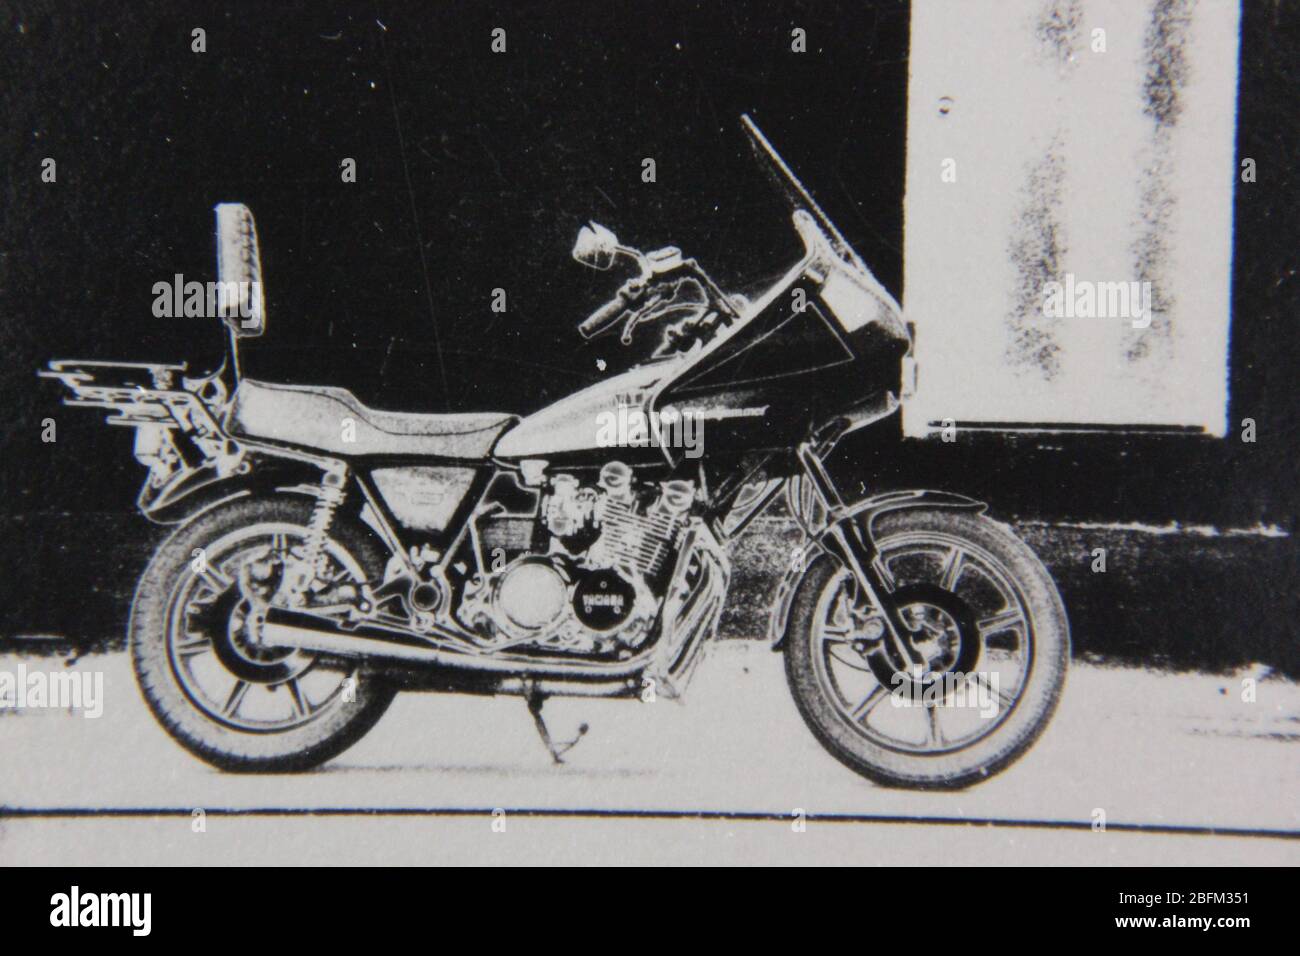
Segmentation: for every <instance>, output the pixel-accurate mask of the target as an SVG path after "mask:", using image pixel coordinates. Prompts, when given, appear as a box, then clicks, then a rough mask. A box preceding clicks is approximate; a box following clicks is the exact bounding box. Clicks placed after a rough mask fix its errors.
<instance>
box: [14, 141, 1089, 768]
mask: <svg viewBox="0 0 1300 956" xmlns="http://www.w3.org/2000/svg"><path fill="white" fill-rule="evenodd" d="M742 123H743V125H744V127H745V131H746V133H747V134H748V136H749V139H750V142H751V144H752V145H753V147H754V149H755V152H756V154H757V155H758V157H759V158H760V159H761V160H762V161H763V162H764V163H765V164H766V165H767V167H768V169H769V171H770V172H771V173H772V174H773V175H774V177H775V178H776V179H777V181H778V182H779V183H780V184H781V185H782V187H783V188H784V190H785V192H786V193H787V196H788V197H789V198H790V199H791V200H792V206H793V207H794V208H793V210H792V221H793V225H794V228H795V230H796V231H797V232H798V235H799V237H800V239H801V240H802V242H803V246H804V254H803V256H802V257H801V258H800V259H799V261H798V262H797V263H796V264H795V265H794V266H793V267H792V268H790V269H789V270H788V271H787V272H786V273H785V274H784V275H783V276H782V277H781V278H780V279H778V280H777V281H776V282H775V283H774V284H773V285H772V286H771V287H770V288H769V289H767V291H766V292H764V293H763V294H762V295H760V296H758V297H757V298H756V299H754V300H753V301H749V300H748V299H746V298H745V297H743V296H740V295H734V294H728V293H726V292H724V291H723V290H722V289H720V288H719V287H718V286H717V285H716V284H715V283H714V281H713V280H712V279H711V278H710V277H709V275H708V274H707V272H706V271H705V270H704V268H703V267H702V266H701V265H700V264H699V263H698V262H696V261H695V260H694V259H691V258H688V257H686V256H684V255H683V254H682V252H681V250H679V249H677V248H674V247H667V248H663V249H658V250H654V251H650V252H642V251H640V250H638V249H636V248H633V247H631V246H626V245H623V244H622V243H620V242H619V240H618V238H617V237H616V236H615V235H614V233H613V232H611V231H610V230H608V229H606V228H604V227H603V226H600V225H598V224H595V223H591V224H589V225H587V226H584V227H583V228H582V229H581V231H580V232H579V235H578V238H577V242H576V244H575V246H574V248H573V258H574V259H575V260H577V262H579V263H581V264H582V265H584V266H587V267H590V268H593V269H597V270H602V271H607V270H611V269H613V268H615V266H616V265H619V264H623V263H627V264H630V265H631V266H633V267H634V268H635V274H634V275H632V276H631V277H630V278H628V279H627V281H625V282H624V283H623V284H622V286H621V288H619V290H618V292H617V293H616V294H615V296H614V297H613V298H612V299H611V300H610V301H609V302H608V303H606V304H605V305H603V306H601V307H600V308H599V309H597V310H596V311H595V312H594V313H592V314H591V315H590V316H589V317H588V318H587V319H586V320H585V321H583V322H582V323H581V325H580V326H579V329H578V330H579V332H580V333H581V335H582V336H583V337H584V338H586V339H594V338H596V337H599V336H604V335H609V334H614V333H617V334H619V336H620V339H621V341H622V342H623V343H624V344H631V343H632V342H633V341H634V340H635V338H636V335H637V333H638V332H641V331H642V330H644V329H648V328H650V327H658V328H659V330H660V335H659V341H658V344H657V347H656V348H655V349H654V351H653V353H652V354H651V355H650V356H649V358H648V359H646V360H645V361H643V362H641V363H639V364H636V365H634V366H633V367H631V368H630V369H628V370H627V371H624V372H620V373H617V374H611V375H610V376H609V377H608V378H607V379H606V380H604V381H601V382H599V383H597V384H595V385H593V386H591V387H589V388H586V389H584V390H582V391H579V392H577V393H576V394H572V395H570V396H568V397H566V398H564V399H562V400H561V401H558V402H556V403H555V404H553V405H551V406H550V407H547V408H544V409H542V410H541V411H538V412H536V413H535V414H532V415H529V416H527V417H524V418H522V419H521V418H519V417H517V416H515V415H511V414H506V413H500V414H497V413H483V414H414V413H408V412H395V411H382V410H379V409H375V408H370V407H367V406H366V405H363V404H362V403H361V402H360V401H358V400H357V398H356V397H355V396H353V395H352V393H350V392H349V391H347V390H345V389H342V388H336V387H327V386H319V387H316V386H300V385H284V384H275V383H272V382H265V381H258V380H254V379H251V378H246V377H244V376H243V375H242V373H241V369H240V362H239V347H240V342H241V340H242V339H244V338H248V337H255V336H258V335H260V334H261V333H262V331H263V330H264V328H265V323H266V316H265V304H264V299H263V296H262V293H261V264H260V256H259V250H258V239H257V230H256V225H255V223H254V220H253V216H252V213H251V212H250V211H249V210H248V209H247V208H246V207H244V206H243V205H240V204H236V203H223V204H221V205H218V206H217V207H216V214H217V240H218V275H219V279H220V282H221V284H222V286H223V288H226V289H229V290H232V291H231V294H232V295H235V296H238V302H239V310H238V312H239V314H238V315H237V316H233V317H232V316H224V319H225V322H226V325H227V330H228V336H227V339H228V349H227V356H226V361H225V362H223V363H222V365H221V367H220V368H219V369H217V370H216V371H215V372H212V373H210V374H206V375H202V376H195V377H191V376H188V375H187V374H186V373H187V367H186V366H185V365H164V364H147V363H146V364H142V363H120V362H118V363H115V362H98V361H77V360H54V361H51V362H50V363H49V366H48V368H47V369H46V370H44V371H43V372H41V373H40V374H42V375H44V376H46V377H50V378H54V379H57V380H58V381H60V382H62V383H63V385H64V386H66V388H67V389H68V391H69V392H70V395H69V396H68V397H67V398H65V402H66V404H68V405H74V406H82V407H92V408H98V409H101V410H103V411H105V412H107V413H108V414H109V417H108V419H107V420H108V421H109V422H110V423H111V424H114V425H123V426H127V427H130V428H133V429H134V430H135V445H134V454H135V457H136V459H137V460H138V461H139V462H140V463H141V464H142V465H144V466H146V467H147V468H148V476H147V478H146V479H145V481H144V484H143V487H142V488H141V491H140V495H139V499H138V502H137V504H138V507H139V510H140V511H141V512H142V513H143V514H144V515H145V516H146V517H147V518H149V519H151V520H153V521H155V522H159V523H164V524H175V525H178V526H177V527H176V528H175V530H174V531H173V532H172V533H171V535H170V537H168V538H167V539H166V540H165V542H164V543H162V544H161V545H160V546H159V548H158V549H157V551H156V552H155V554H154V555H153V557H152V560H151V561H150V562H149V564H148V567H147V569H146V570H145V572H144V574H143V576H142V578H141V580H140V582H139V586H138V589H137V591H136V594H135V598H134V602H133V605H132V609H131V617H130V625H129V644H130V652H131V656H132V660H133V664H134V669H135V673H136V675H137V678H138V681H139V685H140V688H141V690H142V692H143V695H144V698H145V700H146V701H147V702H148V705H149V707H150V708H151V709H152V711H153V713H154V715H155V716H156V717H157V719H158V720H159V721H160V722H161V724H162V725H163V726H164V727H165V728H166V729H167V731H168V732H169V733H170V734H171V736H172V737H174V738H175V739H176V740H177V741H178V742H179V743H180V744H181V745H182V746H183V747H185V748H186V749H188V750H189V751H191V752H192V753H193V754H195V755H197V756H198V757H200V758H202V759H203V760H205V761H207V762H209V763H211V764H213V765H215V766H217V767H219V768H222V769H225V770H229V771H286V770H303V769H306V768H310V767H313V766H316V765H318V764H320V763H322V762H324V761H326V760H329V759H330V758H332V757H334V756H336V755H337V754H339V753H340V752H342V751H343V750H344V749H345V748H347V747H348V746H350V745H351V744H352V743H353V742H355V741H356V740H358V739H359V738H360V737H361V736H362V735H363V734H365V733H366V732H367V731H368V730H369V729H370V728H371V727H372V726H373V725H374V724H375V722H376V721H377V720H378V719H379V718H380V716H381V715H382V714H383V713H384V711H385V709H386V708H387V707H388V705H389V703H390V702H391V701H392V700H393V698H394V695H395V694H396V693H398V692H401V691H444V692H456V693H474V694H513V695H519V696H522V697H523V698H524V700H525V701H526V702H527V706H528V709H529V711H530V713H531V714H532V716H533V719H534V721H535V722H536V726H537V729H538V730H539V732H540V733H541V736H542V739H543V741H544V742H545V743H546V745H547V747H548V748H549V750H550V752H551V755H552V756H553V757H554V758H555V760H556V761H557V762H558V761H559V760H561V759H562V755H563V753H564V752H565V750H566V749H567V748H568V747H569V746H572V744H573V743H575V742H576V741H565V742H561V741H557V740H554V739H553V738H552V737H551V735H550V733H549V731H548V729H547V725H546V723H545V721H544V720H543V717H542V705H543V703H544V702H545V700H546V699H548V698H550V697H553V696H557V695H560V696H601V697H621V698H628V699H630V700H648V699H653V698H655V697H657V696H661V695H662V696H666V697H670V698H675V697H680V696H682V695H683V694H684V693H685V692H686V690H687V688H688V685H689V683H690V680H691V677H692V675H693V673H694V672H695V670H696V668H697V666H698V664H699V662H700V660H701V658H702V656H703V654H702V651H703V650H704V649H705V648H706V647H707V646H708V645H709V643H710V641H711V639H712V638H713V637H714V634H715V631H716V628H717V625H718V620H719V616H720V614H721V612H722V609H723V606H724V603H725V601H726V599H727V594H728V586H729V583H730V579H731V563H730V560H729V557H728V548H727V544H728V542H729V541H731V540H733V539H734V538H735V537H736V536H737V535H739V534H740V533H741V532H743V531H744V530H745V529H746V528H747V527H748V526H749V525H750V524H751V522H753V520H754V519H755V518H756V517H757V516H758V515H760V514H761V513H763V512H764V511H766V510H767V509H768V508H769V507H770V506H772V504H773V503H774V502H776V501H777V500H778V499H782V498H783V499H784V502H785V507H786V509H787V510H788V512H789V516H790V517H791V518H792V519H793V521H794V522H795V523H796V524H797V526H798V527H799V529H801V533H802V535H803V543H802V544H801V545H800V547H799V548H797V549H796V551H795V553H794V554H793V556H792V559H791V561H790V562H789V567H788V568H787V569H786V571H785V573H784V577H783V579H782V580H781V582H780V584H779V586H778V587H777V588H776V590H775V592H774V595H773V599H772V606H771V609H770V624H769V628H768V631H769V633H768V640H769V642H770V644H771V647H772V648H773V650H775V651H778V652H780V653H782V654H783V655H784V663H785V671H786V675H787V678H788V683H789V687H790V690H791V692H792V694H793V696H794V699H795V702H796V704H797V706H798V710H799V712H800V713H801V714H802V716H803V719H804V721H805V722H806V723H807V725H808V727H809V729H810V730H811V731H812V733H813V735H814V736H815V737H816V739H817V740H818V741H819V742H820V743H821V744H822V745H823V746H824V747H825V748H826V749H827V750H828V751H829V752H830V753H832V754H833V755H834V756H835V757H837V758H838V759H839V760H840V761H842V762H843V763H844V764H846V765H847V766H848V767H849V768H851V769H852V770H854V771H856V772H857V773H859V774H861V775H862V776H864V777H867V778H869V779H871V780H873V781H876V782H878V783H881V784H885V785H889V786H899V787H915V788H955V787H963V786H966V785H969V784H971V783H974V782H978V781H980V780H982V779H985V778H987V777H988V776H989V775H991V774H993V773H995V772H997V771H999V770H1000V769H1002V768H1004V767H1005V766H1007V765H1008V764H1010V763H1011V762H1012V761H1013V760H1015V759H1016V758H1017V757H1018V756H1020V755H1021V754H1022V753H1023V752H1024V751H1025V750H1026V749H1027V748H1028V747H1029V746H1030V745H1031V744H1032V742H1033V741H1034V740H1035V739H1036V738H1037V736H1038V735H1039V734H1040V733H1041V731H1042V730H1043V728H1044V726H1045V725H1046V723H1047V722H1048V720H1049V718H1050V716H1051V714H1052V712H1053V710H1054V708H1055V706H1056V702H1057V700H1058V698H1059V696H1060V693H1061V689H1062V686H1063V682H1064V676H1065V669H1066V662H1067V659H1068V656H1069V628H1068V623H1067V620H1066V615H1065V611H1064V608H1063V606H1062V603H1061V599H1060V596H1059V594H1058V592H1057V589H1056V586H1055V584H1054V583H1053V581H1052V578H1051V576H1050V574H1049V573H1048V572H1047V570H1046V569H1045V568H1044V567H1043V565H1042V563H1041V562H1040V561H1039V560H1038V558H1037V557H1036V556H1035V555H1034V554H1033V552H1032V551H1031V550H1030V549H1029V548H1028V547H1027V546H1026V545H1025V544H1024V543H1023V542H1022V541H1021V540H1019V539H1018V538H1017V537H1016V536H1015V535H1014V534H1013V533H1012V532H1011V531H1010V530H1009V529H1008V528H1007V526H1005V525H1004V524H1001V523H998V522H996V521H994V520H993V519H991V518H990V517H989V516H988V515H987V514H986V513H985V512H986V510H987V509H986V506H985V505H984V504H982V503H980V502H978V501H975V500H973V499H970V498H967V497H964V496H962V495H958V494H954V493H950V492H944V491H934V490H920V489H918V490H907V491H890V492H887V493H880V494H874V495H871V496H869V497H866V498H865V499H862V500H856V501H850V500H847V499H846V498H845V497H844V494H843V491H842V490H841V488H840V487H839V486H838V485H837V483H836V482H835V480H834V479H833V477H832V475H831V473H830V471H829V470H828V468H827V466H826V459H827V457H828V455H829V454H830V453H831V451H832V450H833V449H834V448H835V447H836V445H837V443H838V442H840V441H841V440H842V439H843V438H844V437H845V436H846V435H848V434H850V433H852V432H855V431H857V430H859V429H863V428H865V427H867V426H870V425H872V424H875V423H878V422H882V421H884V420H885V419H887V418H888V417H889V416H891V415H894V414H895V413H896V412H897V410H898V408H899V404H900V400H901V396H902V395H903V383H904V378H905V370H906V366H907V364H908V362H909V360H910V350H911V331H910V329H909V328H908V326H907V325H906V324H905V323H904V322H903V319H902V315H901V310H900V308H899V306H898V304H897V303H896V302H895V301H894V300H893V298H891V296H890V295H889V293H888V292H887V291H886V290H885V289H884V288H883V287H882V286H881V284H880V283H879V282H878V281H877V280H876V279H875V277H874V276H873V275H872V273H871V270H870V269H869V268H868V267H867V266H866V264H865V263H864V262H863V261H862V259H861V258H860V257H859V256H858V254H857V253H856V252H855V251H854V250H853V249H852V247H851V246H850V245H849V243H848V242H847V241H846V240H845V238H844V236H843V235H842V234H841V233H840V232H839V230H837V229H836V228H835V226H834V224H833V223H831V221H830V220H829V218H828V217H827V216H826V214H825V212H824V211H823V210H822V209H821V208H820V207H819V206H818V204H817V203H816V201H815V200H814V199H813V197H812V196H811V195H810V194H809V193H808V191H807V190H806V189H805V188H804V186H803V185H802V183H800V182H799V180H798V179H797V178H796V177H795V175H794V174H793V172H792V171H791V170H790V169H789V167H788V166H787V165H786V164H785V162H784V160H782V159H781V157H780V156H779V154H778V153H777V152H776V150H775V148H774V147H773V146H772V145H771V143H770V142H769V141H768V140H767V138H766V137H765V136H764V135H763V133H762V132H761V131H760V130H759V129H758V127H757V126H756V125H755V124H754V123H753V122H752V120H750V118H749V117H747V116H746V117H742ZM700 439H703V440H700ZM972 702H973V703H972Z"/></svg>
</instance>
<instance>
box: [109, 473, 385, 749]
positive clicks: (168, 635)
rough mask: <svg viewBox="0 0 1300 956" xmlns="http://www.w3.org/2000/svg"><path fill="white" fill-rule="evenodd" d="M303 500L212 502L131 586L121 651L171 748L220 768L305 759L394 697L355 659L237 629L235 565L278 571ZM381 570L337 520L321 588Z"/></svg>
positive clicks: (244, 607) (345, 736)
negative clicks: (265, 642) (268, 644)
mask: <svg viewBox="0 0 1300 956" xmlns="http://www.w3.org/2000/svg"><path fill="white" fill-rule="evenodd" d="M313 505H314V500H313V499H310V498H306V497H303V496H296V495H278V496H275V497H266V498H239V499H236V500H234V501H231V502H227V503H225V504H222V505H218V506H217V507H215V508H213V509H211V510H210V511H207V512H204V513H203V514H201V515H200V516H198V517H197V518H195V519H193V520H192V521H190V522H189V523H187V524H185V525H182V526H181V527H180V528H179V529H177V531H176V532H174V533H173V534H172V536H171V537H169V538H168V539H167V540H166V541H165V542H164V543H163V544H162V545H161V546H160V547H159V549H158V550H157V551H156V552H155V553H154V556H153V558H152V559H151V560H150V562H149V565H148V567H147V568H146V569H145V572H144V575H143V576H142V577H141V579H140V583H139V586H138V587H137V589H136V594H135V601H134V603H133V604H132V608H131V623H130V647H131V659H132V663H133V664H134V667H135V673H136V678H137V680H138V682H139V685H140V690H141V692H142V693H143V695H144V699H145V701H146V702H147V703H148V705H149V708H150V709H151V710H152V711H153V713H154V716H155V717H157V718H158V721H159V723H161V724H162V726H163V727H164V729H166V730H167V732H168V733H169V734H170V735H171V736H172V737H173V738H174V739H175V740H176V741H177V742H178V743H179V744H181V746H183V747H184V748H185V749H187V750H189V751H190V752H191V753H193V754H194V755H195V756H197V757H199V758H201V759H203V760H205V761H207V762H208V763H210V764H212V765H213V766H216V767H219V768H220V769H222V770H229V771H235V772H268V773H270V772H290V771H301V770H307V769H309V768H311V767H315V766H317V765H319V764H321V763H324V762H325V761H326V760H329V759H330V758H332V757H334V756H336V755H338V754H340V753H342V752H343V751H344V750H345V749H347V748H348V747H349V746H351V745H352V744H353V743H355V742H356V741H357V740H359V739H360V738H361V737H362V736H363V735H364V734H365V733H366V731H368V730H369V729H370V728H371V727H373V726H374V725H375V723H376V722H377V721H378V720H379V718H380V717H381V716H383V714H384V711H385V710H386V709H387V707H388V705H389V703H390V702H391V701H392V699H393V693H394V692H393V690H392V689H391V688H389V687H388V686H386V685H385V684H384V683H383V682H382V681H381V680H380V679H379V678H378V677H377V676H375V675H373V674H370V673H368V672H366V671H364V670H362V669H361V668H359V666H358V665H357V664H356V663H355V662H349V661H342V660H338V659H331V658H329V657H327V656H325V655H316V654H313V653H311V652H304V651H288V650H280V651H277V650H276V649H273V648H263V647H260V646H257V645H254V644H252V643H251V642H249V641H248V640H247V637H246V634H245V632H244V630H243V628H242V622H243V620H244V619H245V618H244V617H241V615H246V614H247V613H248V608H249V604H248V602H247V600H246V595H244V596H241V587H242V586H241V584H240V580H239V579H240V568H241V567H243V566H244V565H246V564H250V563H254V570H255V571H256V572H258V573H260V574H263V575H264V576H265V577H266V579H267V580H269V581H270V582H271V583H270V584H269V585H268V587H269V588H273V587H274V583H275V577H274V576H275V574H276V573H277V567H283V561H284V557H285V556H286V555H288V554H289V553H290V552H291V551H293V550H294V549H295V548H300V547H301V545H302V542H303V541H304V540H305V536H306V533H307V525H308V521H309V520H310V517H311V512H312V507H313ZM277 555H278V558H277ZM277 560H279V561H280V564H279V565H277V563H276V562H277ZM383 568H384V557H383V552H382V549H381V548H380V547H379V545H378V544H377V542H376V541H375V540H374V538H373V536H372V535H370V534H369V533H368V532H367V531H366V530H365V529H364V528H363V527H358V526H356V525H355V524H353V523H351V522H350V521H347V520H345V519H344V518H343V517H342V516H339V517H336V519H335V521H334V523H333V527H332V528H331V531H330V539H329V541H328V542H327V545H326V548H325V557H324V559H323V563H322V576H323V577H329V578H331V579H333V583H332V584H331V585H330V587H333V588H335V589H337V588H340V587H343V588H354V589H355V588H359V587H360V586H361V584H362V583H363V582H365V581H366V580H370V581H377V580H378V579H379V577H380V576H381V575H382V573H383ZM250 580H251V578H250ZM314 584H315V585H316V586H317V587H319V586H320V581H319V579H318V581H317V582H314ZM347 593H349V594H350V593H353V592H347ZM318 594H320V595H324V597H325V599H329V598H336V597H337V594H338V592H337V590H336V591H329V590H327V589H324V588H322V589H320V590H318Z"/></svg>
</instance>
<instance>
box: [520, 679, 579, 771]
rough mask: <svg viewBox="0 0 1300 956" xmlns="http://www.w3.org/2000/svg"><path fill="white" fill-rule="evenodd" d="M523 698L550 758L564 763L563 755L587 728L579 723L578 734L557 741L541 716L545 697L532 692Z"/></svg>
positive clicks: (573, 745) (574, 744)
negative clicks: (568, 738) (571, 737)
mask: <svg viewBox="0 0 1300 956" xmlns="http://www.w3.org/2000/svg"><path fill="white" fill-rule="evenodd" d="M525 699H526V700H527V701H528V713H530V714H532V715H533V725H534V726H536V727H537V733H538V734H539V735H540V736H541V738H542V743H544V744H545V745H546V749H547V751H548V752H549V753H550V755H551V759H552V760H554V761H555V762H556V763H557V764H561V763H564V755H565V754H566V753H568V752H569V751H570V750H572V749H573V748H574V747H575V746H576V745H577V743H578V741H579V740H581V739H582V738H583V736H584V735H585V734H586V733H587V730H588V729H589V728H588V727H587V725H586V724H585V723H584V724H579V725H578V736H576V737H574V738H573V739H572V740H568V741H564V742H557V741H556V740H554V739H553V738H552V737H551V732H550V730H548V729H547V727H546V721H545V719H543V717H542V704H544V703H545V702H546V698H545V697H543V696H542V695H541V694H537V693H532V694H528V695H527V697H526V698H525Z"/></svg>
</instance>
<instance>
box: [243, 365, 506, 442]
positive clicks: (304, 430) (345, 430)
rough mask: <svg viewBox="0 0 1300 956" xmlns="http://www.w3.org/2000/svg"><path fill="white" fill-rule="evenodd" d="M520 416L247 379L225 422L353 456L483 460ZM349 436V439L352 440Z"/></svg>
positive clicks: (268, 437)
mask: <svg viewBox="0 0 1300 956" xmlns="http://www.w3.org/2000/svg"><path fill="white" fill-rule="evenodd" d="M515 421H516V418H515V416H513V415H508V414H504V413H499V412H487V413H471V414H448V415H443V414H433V415H429V414H422V413H416V412H390V411H382V410H380V409H377V408H370V407H368V406H366V405H363V404H362V403H361V402H360V401H359V400H358V399H357V397H356V396H355V395H353V394H352V393H351V392H350V391H348V390H347V389H346V388H336V387H334V386H329V385H277V384H271V383H268V382H257V381H253V380H251V379H243V380H242V381H241V382H240V383H239V387H238V388H237V389H236V390H235V400H234V404H233V407H232V409H231V412H230V417H229V420H228V422H227V427H228V428H229V430H230V433H231V434H232V435H234V436H235V437H237V438H238V437H245V438H252V439H261V440H264V441H273V442H279V443H281V444H285V445H293V446H297V447H300V448H309V449H313V450H316V451H324V452H332V453H334V454H337V455H342V456H353V455H427V456H433V457H439V458H460V459H482V458H486V457H488V455H490V454H491V452H492V446H493V445H495V444H496V440H497V438H498V437H499V436H500V435H501V433H502V432H503V431H505V429H506V428H507V427H508V426H509V425H511V424H513V423H514V422H515ZM349 439H351V440H349Z"/></svg>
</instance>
